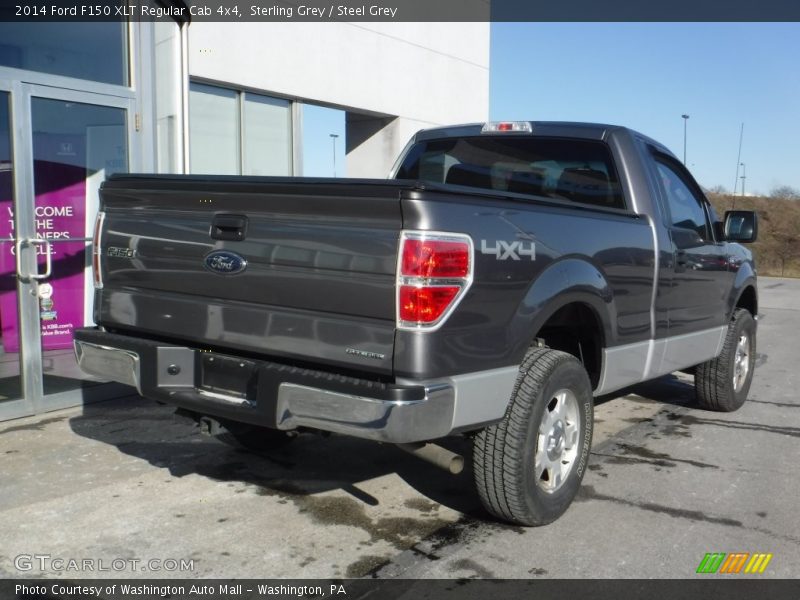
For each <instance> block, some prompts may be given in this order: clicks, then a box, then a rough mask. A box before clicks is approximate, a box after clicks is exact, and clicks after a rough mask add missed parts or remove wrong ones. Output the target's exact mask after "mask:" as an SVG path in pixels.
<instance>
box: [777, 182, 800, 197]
mask: <svg viewBox="0 0 800 600" xmlns="http://www.w3.org/2000/svg"><path fill="white" fill-rule="evenodd" d="M769 195H770V198H777V199H779V200H800V190H798V189H797V188H793V187H792V186H790V185H779V186H778V187H774V188H772V191H771V192H770V193H769Z"/></svg>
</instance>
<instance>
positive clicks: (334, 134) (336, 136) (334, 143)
mask: <svg viewBox="0 0 800 600" xmlns="http://www.w3.org/2000/svg"><path fill="white" fill-rule="evenodd" d="M329 135H330V136H331V140H332V141H333V176H334V177H336V138H338V137H339V135H338V134H336V133H331V134H329Z"/></svg>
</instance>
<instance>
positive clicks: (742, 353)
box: [694, 308, 756, 412]
mask: <svg viewBox="0 0 800 600" xmlns="http://www.w3.org/2000/svg"><path fill="white" fill-rule="evenodd" d="M743 340H745V342H743ZM742 344H744V345H745V346H746V348H744V349H743V348H742ZM755 362H756V322H755V320H753V315H751V314H750V311H748V310H746V309H744V308H737V309H736V310H735V311H734V313H733V318H732V319H731V323H730V325H729V327H728V335H727V336H726V337H725V343H724V344H723V346H722V352H720V355H719V356H718V357H716V358H713V359H711V360H709V361H706V362H704V363H702V364H700V365H697V370H696V371H695V374H694V388H695V392H696V395H697V403H698V404H699V405H700V406H701V407H702V408H706V409H708V410H716V411H719V412H733V411H735V410H738V409H739V408H741V406H742V404H744V401H745V400H747V394H748V393H749V392H750V384H751V383H752V381H753V371H754V370H755ZM742 369H746V371H744V372H743V371H742ZM735 378H736V382H734V379H735Z"/></svg>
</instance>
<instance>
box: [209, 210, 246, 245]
mask: <svg viewBox="0 0 800 600" xmlns="http://www.w3.org/2000/svg"><path fill="white" fill-rule="evenodd" d="M209 235H210V236H211V238H212V239H215V240H228V241H233V242H241V241H242V240H243V239H244V237H245V235H247V217H245V216H244V215H214V219H213V220H212V221H211V231H210V232H209Z"/></svg>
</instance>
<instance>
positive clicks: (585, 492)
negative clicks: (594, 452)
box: [575, 485, 743, 527]
mask: <svg viewBox="0 0 800 600" xmlns="http://www.w3.org/2000/svg"><path fill="white" fill-rule="evenodd" d="M575 500H576V501H578V502H586V501H589V500H604V501H606V502H613V503H615V504H622V505H624V506H631V507H634V508H640V509H642V510H646V511H650V512H655V513H659V514H663V515H667V516H670V517H674V518H676V519H688V520H689V521H702V522H705V523H715V524H717V525H725V526H726V527H742V526H743V524H742V522H741V521H737V520H736V519H729V518H727V517H712V516H710V515H707V514H705V513H703V512H700V511H699V510H686V509H683V508H674V507H672V506H665V505H663V504H655V503H654V502H634V501H633V500H627V499H626V498H617V497H615V496H608V495H606V494H601V493H600V492H598V491H597V490H595V488H594V486H591V485H584V486H582V487H581V489H580V491H579V492H578V495H577V497H576V498H575Z"/></svg>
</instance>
